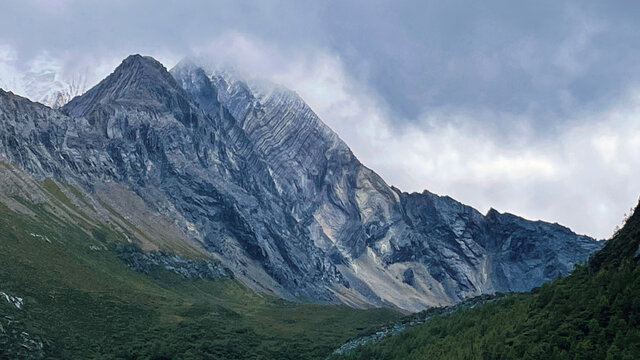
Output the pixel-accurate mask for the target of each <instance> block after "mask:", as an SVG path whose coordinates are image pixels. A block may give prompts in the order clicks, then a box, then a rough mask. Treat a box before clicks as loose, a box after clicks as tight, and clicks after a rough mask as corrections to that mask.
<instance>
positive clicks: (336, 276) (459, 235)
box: [0, 55, 601, 310]
mask: <svg viewBox="0 0 640 360" xmlns="http://www.w3.org/2000/svg"><path fill="white" fill-rule="evenodd" d="M0 124H2V127H1V128H0V159H1V160H4V161H7V162H10V163H12V164H15V165H18V166H20V167H21V168H23V169H25V170H26V171H28V172H29V173H31V174H33V175H34V176H37V177H56V178H58V179H61V180H64V181H67V182H71V183H75V184H79V185H81V186H83V187H84V188H86V189H91V188H92V187H93V186H94V185H95V184H96V183H105V182H117V183H121V184H124V185H126V186H128V187H130V188H131V189H132V190H133V191H135V192H136V193H137V194H138V195H139V196H140V197H141V198H143V199H144V200H145V202H146V204H147V206H148V207H149V208H150V209H152V210H153V211H156V212H158V213H161V214H162V215H164V216H166V217H168V218H175V219H180V221H178V220H176V221H177V223H176V226H178V227H180V228H182V229H184V231H183V233H189V234H192V236H193V239H189V240H192V241H196V242H198V243H199V244H200V245H201V246H202V248H204V249H206V250H207V251H209V252H210V253H212V254H216V255H217V256H218V257H219V258H220V259H221V261H222V262H223V264H224V266H225V267H227V268H229V269H230V270H231V271H232V272H233V273H234V275H235V276H236V277H237V278H239V279H240V280H242V281H244V282H245V283H246V284H248V285H249V286H251V287H253V288H255V289H256V290H259V291H271V292H273V293H275V294H277V295H279V296H282V297H286V298H292V299H293V298H298V299H300V298H304V299H307V300H311V301H320V302H343V303H346V304H349V305H352V306H370V305H376V306H378V305H394V306H398V307H401V308H404V309H408V310H418V309H422V308H424V307H425V306H430V305H437V304H450V303H453V302H457V301H459V300H461V299H463V298H466V297H469V296H475V295H478V294H481V293H489V292H494V291H512V290H526V289H529V288H531V287H533V286H537V285H539V284H540V283H542V282H543V281H545V280H549V279H552V278H554V277H556V276H557V274H566V273H567V272H568V271H569V270H570V269H571V267H572V266H573V264H574V263H575V262H578V261H581V260H584V259H585V258H586V257H587V256H588V255H589V254H590V253H591V252H592V251H595V250H596V249H598V248H600V247H601V244H600V243H598V242H595V241H594V240H593V239H590V238H588V237H583V236H578V235H576V234H574V233H572V232H571V231H570V230H569V229H567V228H564V227H562V226H559V225H553V224H548V223H543V222H531V221H527V220H524V219H522V218H519V217H516V216H513V215H510V214H500V213H498V212H496V211H491V212H489V213H488V214H487V215H486V216H485V215H482V214H480V213H479V212H477V211H476V210H474V209H472V208H470V207H468V206H465V205H463V204H460V203H459V202H456V201H455V200H453V199H451V198H448V197H440V196H437V195H434V194H431V193H428V192H424V193H422V194H415V193H414V194H407V193H403V192H401V191H399V190H398V189H395V188H392V187H390V186H388V185H387V184H386V183H385V182H384V180H382V179H381V178H380V177H379V176H378V175H377V174H375V173H374V172H373V171H371V170H370V169H368V168H366V167H365V166H363V165H362V164H361V163H360V162H359V161H358V159H357V158H356V157H355V156H354V155H353V154H352V152H351V151H350V150H349V148H348V147H347V145H346V144H344V142H342V140H340V139H339V137H338V136H337V135H336V134H335V133H334V132H333V131H331V129H329V128H328V127H327V126H326V125H324V124H323V123H322V121H321V120H320V119H319V118H318V117H317V116H316V115H315V114H314V113H313V111H312V110H311V109H310V108H309V106H308V105H306V104H305V103H304V101H303V100H302V99H300V97H298V96H297V95H296V94H295V93H293V92H291V91H289V90H287V89H284V88H282V87H278V86H275V85H268V84H254V83H251V82H247V81H244V80H242V79H240V78H237V77H235V76H232V75H230V74H228V73H219V72H211V71H207V70H204V69H202V68H200V67H198V66H196V65H195V64H193V63H190V62H188V61H184V62H182V63H181V64H179V65H178V66H177V67H176V68H174V69H173V70H172V71H171V74H169V72H167V71H166V69H165V68H164V67H163V66H162V65H161V64H160V63H158V62H157V61H155V60H153V59H151V58H146V57H141V56H139V55H134V56H131V57H129V58H127V59H125V60H124V61H123V63H122V64H121V65H120V66H119V67H118V68H117V69H116V70H115V71H114V73H113V74H111V75H110V76H109V77H107V78H106V79H105V80H103V81H102V82H101V83H100V84H98V85H97V86H95V87H94V88H93V89H91V90H89V91H88V92H87V93H86V94H84V95H83V96H80V97H77V98H75V99H74V100H72V101H71V102H70V103H68V104H67V105H65V106H64V107H63V108H62V111H57V110H52V109H50V108H47V107H45V106H42V105H39V104H34V103H31V102H29V101H28V100H26V99H22V98H19V97H17V96H15V95H12V94H10V93H4V92H1V93H0Z"/></svg>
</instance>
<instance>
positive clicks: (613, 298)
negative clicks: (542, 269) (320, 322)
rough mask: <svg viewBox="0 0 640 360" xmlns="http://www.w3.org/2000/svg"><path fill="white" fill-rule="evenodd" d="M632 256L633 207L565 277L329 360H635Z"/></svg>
mask: <svg viewBox="0 0 640 360" xmlns="http://www.w3.org/2000/svg"><path fill="white" fill-rule="evenodd" d="M639 255H640V206H638V207H636V209H635V211H634V213H633V214H632V215H631V217H629V218H628V219H627V221H626V224H625V226H624V227H623V228H622V229H621V230H619V231H618V232H617V233H616V234H615V235H614V236H613V238H612V239H611V240H609V241H607V243H606V245H605V246H604V248H603V249H601V250H599V251H597V252H596V253H594V254H593V256H591V257H590V259H589V261H588V262H587V263H585V264H583V265H580V266H578V267H576V269H575V270H574V271H573V272H572V273H571V275H569V276H568V277H566V278H563V279H557V280H555V281H553V282H550V283H545V284H543V285H542V287H540V288H538V289H536V290H534V291H533V293H528V294H512V295H508V296H506V297H504V298H502V299H498V300H495V299H494V300H490V301H488V302H485V303H484V304H483V305H478V306H475V307H466V308H461V309H458V310H457V311H453V312H449V313H448V314H445V315H440V316H430V314H429V312H426V313H424V314H416V315H414V317H416V318H420V319H421V322H426V324H423V325H418V326H415V327H412V328H410V329H408V330H406V331H401V332H397V333H396V335H393V336H389V337H386V338H383V339H381V340H379V341H378V342H375V341H374V342H372V343H369V344H367V345H364V346H360V347H356V348H354V349H351V350H347V351H346V353H343V354H341V355H338V354H334V355H333V357H331V358H332V359H336V360H337V359H352V360H353V359H423V358H429V359H452V358H454V359H487V358H489V359H637V358H638V357H639V356H640V304H639V300H638V299H640V266H639V264H640V256H639ZM441 313H443V314H444V313H446V312H441ZM400 322H401V323H407V321H400Z"/></svg>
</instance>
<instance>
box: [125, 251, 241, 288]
mask: <svg viewBox="0 0 640 360" xmlns="http://www.w3.org/2000/svg"><path fill="white" fill-rule="evenodd" d="M115 250H116V254H117V255H118V257H119V258H120V259H121V260H122V261H124V262H125V264H127V265H129V266H130V267H131V268H132V269H134V270H135V271H137V272H140V273H143V274H149V272H150V271H151V269H152V268H153V267H157V268H161V269H164V270H168V271H171V272H173V273H176V274H178V275H180V276H182V277H184V278H186V279H209V280H213V279H216V278H220V277H229V276H230V275H231V274H229V273H228V271H227V270H226V269H225V268H224V267H223V266H222V265H221V264H220V263H217V262H214V261H210V260H202V261H195V260H191V259H185V258H183V257H181V256H179V255H175V254H171V253H168V252H165V251H151V252H149V253H145V252H143V251H141V250H140V249H139V248H138V247H136V246H134V245H128V246H127V245H125V246H119V247H117V248H116V249H115Z"/></svg>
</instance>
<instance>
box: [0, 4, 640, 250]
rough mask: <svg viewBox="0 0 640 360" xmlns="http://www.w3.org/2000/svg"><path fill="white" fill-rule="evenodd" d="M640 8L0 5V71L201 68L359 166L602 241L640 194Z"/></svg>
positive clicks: (98, 73) (410, 186)
mask: <svg viewBox="0 0 640 360" xmlns="http://www.w3.org/2000/svg"><path fill="white" fill-rule="evenodd" d="M639 17H640V4H634V3H626V2H615V1H612V2H606V3H597V2H585V1H564V2H562V1H561V2H558V1H548V2H536V3H535V4H529V5H526V4H519V3H518V4H516V3H514V2H508V1H504V2H502V1H489V2H477V3H471V4H469V3H463V2H456V1H454V2H421V1H415V2H402V3H389V2H376V1H373V2H372V1H367V2H359V1H355V2H339V1H329V2H322V3H315V4H302V3H300V2H286V1H274V2H246V1H238V2H210V1H189V2H163V3H161V4H158V3H157V2H154V1H137V2H135V3H132V2H125V1H113V2H93V1H82V2H80V1H66V0H55V1H35V0H30V1H22V2H18V1H14V2H12V1H7V2H3V3H2V4H0V22H1V23H2V24H3V25H4V26H3V33H2V35H0V50H2V49H4V50H3V51H0V70H1V69H3V68H4V69H9V70H6V71H5V73H6V72H17V71H26V70H27V68H28V66H29V64H30V63H33V61H34V59H37V58H38V57H41V56H42V54H43V52H46V53H47V54H48V56H49V57H51V58H53V59H56V61H58V62H59V63H60V68H61V69H62V70H61V71H62V72H64V73H66V74H68V76H72V75H73V74H74V73H75V72H77V71H85V70H82V69H87V68H89V70H86V71H90V72H91V73H90V74H89V75H88V76H89V77H91V80H92V81H93V82H95V81H97V80H99V79H100V78H101V77H103V76H105V75H107V74H108V73H109V72H110V71H111V70H112V69H113V67H115V65H116V64H117V63H118V62H119V61H120V60H121V59H122V58H124V57H125V56H126V55H128V54H130V53H146V54H149V55H152V56H154V57H156V58H158V59H159V60H161V61H162V62H163V63H164V64H165V65H166V66H167V67H171V66H172V65H173V64H175V63H176V62H177V61H178V60H179V59H180V58H181V57H182V56H183V55H186V54H198V55H200V56H202V57H208V58H211V59H212V61H215V62H219V63H225V64H232V65H234V66H235V67H237V68H239V69H240V70H241V71H245V72H250V73H253V74H255V75H256V76H261V77H265V78H268V79H270V80H273V81H276V82H280V83H282V84H284V85H286V86H287V87H289V88H292V89H294V90H296V91H297V92H298V93H300V94H301V95H302V97H303V98H305V100H307V101H308V102H309V103H310V104H311V106H312V107H313V108H314V110H315V111H316V112H318V113H319V115H320V116H321V117H322V118H323V120H325V121H326V122H327V123H328V124H329V125H330V126H331V127H332V128H334V129H335V130H336V131H337V132H338V133H339V134H340V136H341V137H343V138H344V139H345V140H346V142H347V143H348V144H349V145H350V146H351V147H352V148H353V149H354V151H355V152H356V154H357V155H358V156H359V157H360V158H361V159H362V160H363V162H364V163H365V164H367V165H369V166H370V167H372V168H374V169H375V170H376V171H379V172H380V173H381V174H382V175H383V177H385V178H386V179H387V180H388V181H390V182H391V183H394V184H396V185H398V186H399V187H401V188H403V189H404V190H416V191H419V190H421V189H424V188H427V189H429V190H431V191H435V192H438V193H443V194H448V195H451V196H452V197H454V198H457V199H458V200H461V201H463V202H466V203H469V204H471V205H473V206H475V207H477V208H479V209H481V210H482V209H484V210H487V209H488V208H489V207H491V206H492V207H494V208H497V209H499V210H501V211H511V212H514V213H517V214H520V215H523V216H527V217H530V218H542V219H544V220H549V221H558V222H560V223H563V224H566V225H568V226H570V227H572V228H573V229H575V230H576V231H578V232H583V233H588V234H589V235H593V236H597V237H606V236H608V235H609V234H610V233H611V231H612V230H613V227H614V226H615V225H616V224H618V223H619V221H620V219H621V217H622V216H623V214H624V212H625V211H628V208H629V207H631V206H632V205H633V204H634V203H635V200H636V198H637V195H638V194H639V193H640V186H638V185H637V184H640V176H639V175H638V171H636V170H635V169H638V165H640V164H639V162H640V161H639V160H638V159H640V156H639V155H640V154H638V150H637V149H638V148H640V143H638V139H640V127H639V126H638V123H639V122H640V121H639V119H638V116H637V115H636V114H637V111H636V110H637V108H638V96H637V94H638V92H637V89H638V87H639V85H638V82H639V81H640V63H638V61H637V59H638V55H639V52H640V46H638V45H637V44H640V41H639V40H640V31H639V30H640V25H639V24H638V23H637V21H636V19H637V18H639ZM3 80H5V82H6V79H3Z"/></svg>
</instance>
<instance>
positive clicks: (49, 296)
mask: <svg viewBox="0 0 640 360" xmlns="http://www.w3.org/2000/svg"><path fill="white" fill-rule="evenodd" d="M44 185H45V186H46V187H47V188H48V190H49V191H50V192H53V195H54V196H56V197H58V200H60V201H63V202H64V201H65V200H64V194H59V193H57V192H56V188H55V187H54V186H53V185H52V184H51V183H46V184H44ZM23 203H24V205H25V206H27V207H29V208H30V209H31V210H32V211H34V212H35V213H36V215H37V216H36V217H35V218H34V217H29V216H26V215H22V214H19V213H16V212H14V211H11V210H10V209H8V208H7V207H5V206H4V205H1V204H0V291H4V292H6V293H9V294H11V295H14V296H19V297H22V298H24V300H25V304H24V307H23V309H22V310H18V309H16V308H15V307H13V306H11V305H9V304H8V303H7V302H6V301H4V299H0V324H3V325H4V326H5V327H7V325H6V324H7V323H6V322H3V321H5V320H6V319H5V320H3V318H4V316H6V315H9V316H13V317H14V320H16V321H17V322H15V323H13V324H12V325H11V326H17V327H18V328H20V330H21V331H26V332H27V333H28V334H30V336H32V337H37V338H39V339H44V340H45V353H46V354H47V356H48V357H50V358H65V359H67V358H87V359H137V358H142V359H171V358H176V359H178V358H179V359H190V358H193V359H196V358H197V359H200V358H216V359H219V358H229V359H241V358H242V359H243V358H251V359H275V358H277V359H320V358H324V357H325V356H326V355H327V354H328V353H330V351H331V350H332V349H334V348H335V347H337V346H339V345H340V344H341V343H342V342H344V341H345V340H346V339H348V338H349V337H351V336H354V335H355V334H357V333H358V332H360V331H363V330H365V329H367V328H369V327H371V326H375V325H379V324H381V323H384V322H386V321H389V320H392V319H395V318H397V317H398V314H397V313H395V312H392V311H389V310H371V311H358V310H353V309H350V308H347V307H343V306H319V305H302V304H293V303H288V302H284V301H281V300H278V299H274V298H269V297H260V296H258V295H256V294H254V293H252V292H251V291H250V290H248V289H247V288H245V287H244V286H242V285H241V284H239V283H238V282H237V281H234V280H230V279H220V280H216V281H207V280H197V281H194V280H184V279H182V278H180V277H178V276H177V275H175V274H173V273H169V272H166V271H164V270H160V269H157V270H156V271H155V272H154V273H152V274H151V276H148V275H142V274H138V273H136V272H134V271H133V270H131V269H129V268H128V267H127V266H126V265H124V264H123V263H122V262H121V261H120V260H119V259H118V258H117V257H116V256H115V254H114V253H113V252H111V251H109V250H107V248H108V244H109V243H113V242H119V241H124V237H123V236H122V235H121V234H118V233H117V232H115V231H113V230H111V228H110V227H109V226H108V225H104V224H103V225H98V226H92V225H89V224H88V223H87V222H84V221H83V220H82V219H77V221H76V223H77V225H72V224H69V223H67V222H65V221H64V220H62V218H61V217H60V216H59V215H60V214H57V215H56V214H54V213H53V212H51V211H49V210H48V209H45V208H43V207H42V206H36V205H33V204H29V203H26V202H23ZM32 233H33V234H37V235H41V236H42V237H39V236H33V235H31V234H32ZM45 237H46V239H48V240H49V241H50V242H49V241H47V240H46V239H45ZM91 247H93V249H92V248H91ZM96 249H101V250H96ZM0 335H2V334H1V333H0ZM0 340H2V336H0ZM8 351H10V350H9V348H8V347H3V346H0V358H4V357H7V356H9V355H8V353H7V352H8Z"/></svg>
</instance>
